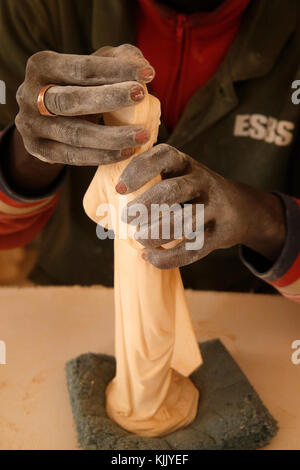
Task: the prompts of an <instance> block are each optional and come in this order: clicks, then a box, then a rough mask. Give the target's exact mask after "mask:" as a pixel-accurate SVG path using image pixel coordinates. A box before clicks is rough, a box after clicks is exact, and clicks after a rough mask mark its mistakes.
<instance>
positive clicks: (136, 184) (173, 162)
mask: <svg viewBox="0 0 300 470" xmlns="http://www.w3.org/2000/svg"><path fill="white" fill-rule="evenodd" d="M187 166H188V159H187V158H186V156H185V155H184V154H183V153H181V152H179V151H178V150H177V149H175V148H174V147H171V146H169V145H166V144H160V145H156V146H155V147H153V148H152V149H150V150H148V151H147V152H144V153H142V154H141V155H138V156H137V157H136V158H134V159H133V160H132V161H131V162H130V163H129V165H128V166H127V167H126V168H125V170H124V171H123V173H122V174H121V176H120V179H119V183H118V185H117V186H116V190H117V191H118V192H119V193H120V194H129V193H131V192H134V191H137V190H138V189H139V188H141V187H142V186H144V184H146V183H147V182H148V181H151V180H152V179H153V178H155V176H157V175H159V174H161V173H171V172H173V173H179V172H181V171H184V170H185V169H186V167H187Z"/></svg>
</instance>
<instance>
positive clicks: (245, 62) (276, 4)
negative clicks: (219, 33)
mask: <svg viewBox="0 0 300 470" xmlns="http://www.w3.org/2000/svg"><path fill="white" fill-rule="evenodd" d="M296 1H297V0H285V2H282V0H272V1H270V0H252V1H251V2H250V5H249V7H248V11H247V13H246V15H245V16H244V22H243V23H242V25H241V28H240V31H239V33H238V35H237V37H236V40H235V41H234V43H233V45H232V47H231V50H230V52H229V54H228V62H229V65H230V67H231V74H232V79H233V81H241V80H247V79H252V78H256V77H262V76H264V75H267V74H268V73H269V72H270V70H271V69H272V67H273V65H274V64H275V62H276V60H277V57H278V56H279V54H280V52H281V51H282V49H283V47H284V45H285V44H286V42H287V40H288V39H289V37H290V36H291V34H292V33H293V31H294V30H295V28H296V18H297V11H296V8H297V7H296ZM283 4H284V14H283Z"/></svg>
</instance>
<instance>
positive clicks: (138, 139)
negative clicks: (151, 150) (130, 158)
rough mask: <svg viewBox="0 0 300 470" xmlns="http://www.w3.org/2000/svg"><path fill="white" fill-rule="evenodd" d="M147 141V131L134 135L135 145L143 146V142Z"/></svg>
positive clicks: (148, 136) (148, 135)
mask: <svg viewBox="0 0 300 470" xmlns="http://www.w3.org/2000/svg"><path fill="white" fill-rule="evenodd" d="M149 139H150V134H149V131H147V130H144V131H139V132H137V133H136V134H135V141H136V143H137V144H144V143H145V142H148V140H149Z"/></svg>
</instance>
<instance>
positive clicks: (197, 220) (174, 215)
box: [135, 204, 215, 248]
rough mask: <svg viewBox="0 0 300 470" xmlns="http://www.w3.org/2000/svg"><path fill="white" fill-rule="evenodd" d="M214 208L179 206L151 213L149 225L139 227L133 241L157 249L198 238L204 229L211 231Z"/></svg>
mask: <svg viewBox="0 0 300 470" xmlns="http://www.w3.org/2000/svg"><path fill="white" fill-rule="evenodd" d="M214 220H215V211H214V208H213V207H211V206H209V205H207V206H205V210H204V205H203V204H185V205H184V208H182V206H181V205H180V204H178V205H177V207H175V205H174V210H172V211H167V212H160V214H159V215H158V211H155V212H154V211H152V212H151V216H150V217H149V223H148V224H147V223H146V224H143V225H141V226H140V227H139V228H138V230H137V231H136V233H135V239H136V240H137V241H139V243H140V244H141V245H143V246H144V247H145V248H157V247H159V246H163V245H165V244H166V243H169V242H170V241H174V240H179V239H182V238H184V237H186V238H187V239H188V240H190V239H192V238H194V237H195V236H200V235H201V233H203V230H204V229H205V230H206V231H207V232H208V231H211V230H213V228H214V227H213V225H212V221H214Z"/></svg>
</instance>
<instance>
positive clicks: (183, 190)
mask: <svg viewBox="0 0 300 470" xmlns="http://www.w3.org/2000/svg"><path fill="white" fill-rule="evenodd" d="M201 193H202V188H201V187H200V184H199V177H198V175H195V174H193V173H191V174H187V175H184V176H179V177H176V178H170V179H167V180H162V181H160V182H159V183H157V184H155V185H154V186H152V187H151V188H150V189H148V190H147V191H145V192H144V193H143V194H141V195H140V196H138V197H136V198H135V199H134V200H133V201H131V202H129V203H128V204H127V206H125V208H124V210H123V214H122V220H123V221H125V220H127V223H131V221H132V220H133V218H132V217H130V215H129V212H130V211H133V208H134V206H135V205H137V206H139V205H143V206H144V207H145V208H146V209H147V211H148V213H150V211H151V209H152V207H153V206H154V205H162V204H164V205H165V204H167V206H168V207H169V208H171V207H172V206H173V205H174V204H182V203H184V202H187V201H190V200H193V199H195V198H198V197H200V196H201ZM124 219H125V220H124Z"/></svg>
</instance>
